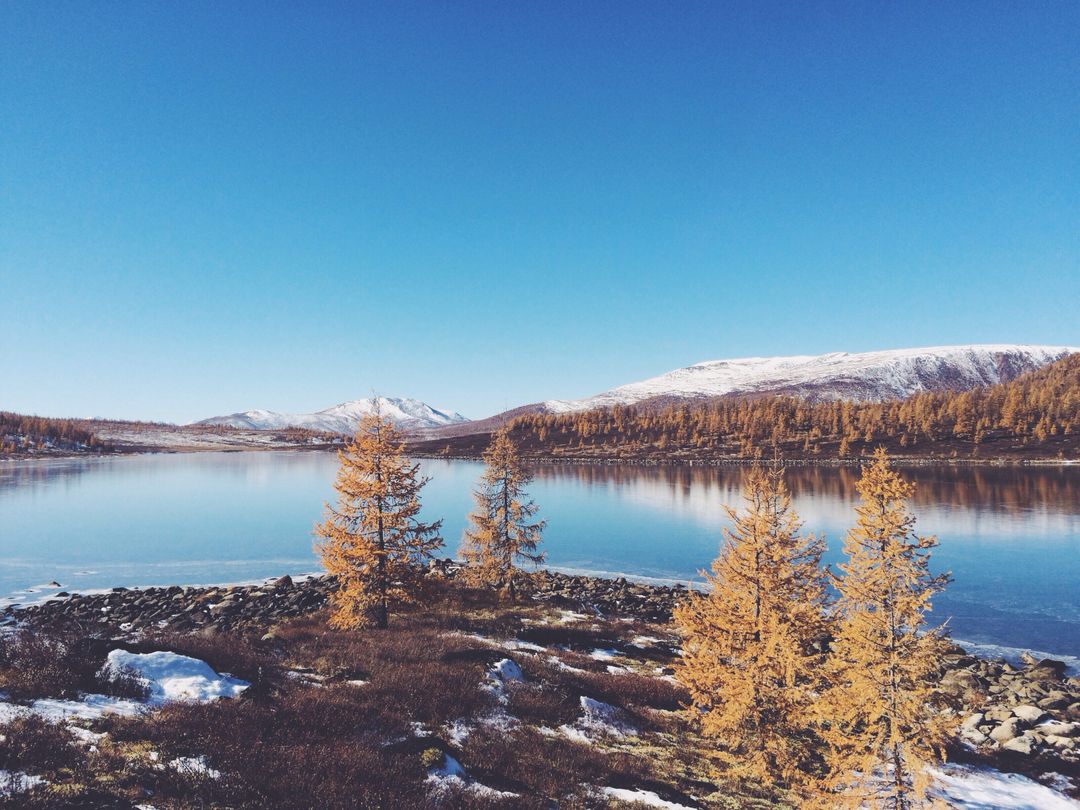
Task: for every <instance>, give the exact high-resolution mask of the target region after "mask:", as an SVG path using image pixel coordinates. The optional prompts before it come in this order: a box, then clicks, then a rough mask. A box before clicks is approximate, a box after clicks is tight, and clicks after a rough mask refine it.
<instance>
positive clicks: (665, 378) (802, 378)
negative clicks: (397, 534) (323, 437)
mask: <svg viewBox="0 0 1080 810" xmlns="http://www.w3.org/2000/svg"><path fill="white" fill-rule="evenodd" d="M1077 351H1080V349H1077V348H1074V347H1068V346H1025V345H1012V344H987V345H969V346H940V347H934V348H928V349H892V350H888V351H878V352H861V353H857V354H852V353H849V352H833V353H830V354H821V355H800V356H794V357H747V358H741V359H734V360H710V361H706V362H703V363H696V364H695V365H692V366H687V367H686V368H680V369H676V370H674V371H669V372H667V373H666V374H661V375H660V376H658V377H652V378H651V379H647V380H643V381H641V382H635V383H629V384H628V385H622V386H619V387H618V388H613V389H611V390H609V391H604V392H602V393H600V394H596V395H594V396H591V397H586V398H584V399H574V400H558V399H551V400H545V401H543V402H536V403H532V404H529V405H522V406H519V407H517V408H513V409H511V410H509V411H504V412H503V413H500V414H496V415H495V416H490V417H488V418H486V419H480V420H475V421H470V420H468V419H466V418H465V417H464V416H462V415H461V414H458V413H450V412H446V411H442V410H438V409H436V408H432V407H431V406H430V405H427V404H425V403H423V402H420V401H418V400H415V399H393V398H386V397H380V398H379V402H380V403H381V405H382V411H383V414H384V415H385V416H387V417H389V418H390V419H391V420H392V421H393V422H395V424H397V426H398V427H399V428H401V429H402V430H404V431H407V432H412V433H423V434H425V435H426V436H430V437H435V438H437V437H451V436H462V435H468V434H472V433H482V432H487V431H490V430H493V429H495V428H497V427H499V426H500V425H502V424H504V423H506V422H508V421H510V420H511V419H514V418H515V417H518V416H522V415H525V414H530V413H566V412H572V411H583V410H590V409H593V408H607V407H612V406H615V405H641V406H644V407H648V406H656V407H663V406H664V405H669V404H672V403H677V402H681V401H688V400H707V399H716V398H720V397H734V396H764V395H770V394H786V395H790V396H795V397H801V398H805V399H807V400H811V401H821V400H839V399H849V400H857V401H864V402H868V401H882V400H888V399H900V398H903V397H906V396H910V395H911V394H914V393H917V392H919V391H964V390H968V389H971V388H977V387H979V386H984V385H994V384H996V383H1001V382H1008V381H1009V380H1012V379H1014V378H1016V377H1018V376H1020V375H1021V374H1025V373H1027V372H1029V371H1034V370H1035V369H1038V368H1041V367H1042V366H1045V365H1046V364H1048V363H1052V362H1054V361H1055V360H1059V359H1061V358H1062V357H1064V356H1065V355H1067V354H1071V353H1073V352H1077ZM373 402H374V400H371V399H360V400H354V401H352V402H345V403H342V404H341V405H335V406H334V407H332V408H327V409H326V410H324V411H318V412H317V413H310V414H284V413H276V412H273V411H265V410H253V411H244V412H243V413H235V414H231V415H229V416H216V417H213V418H211V419H204V420H202V421H201V422H198V423H196V424H201V425H232V426H233V427H241V428H249V429H256V430H267V429H281V428H284V427H289V426H298V427H306V428H310V429H312V430H325V431H331V432H335V433H351V432H352V431H353V430H355V428H356V424H357V423H358V422H359V419H360V417H361V416H363V415H364V414H366V413H369V412H370V411H371V408H372V404H373Z"/></svg>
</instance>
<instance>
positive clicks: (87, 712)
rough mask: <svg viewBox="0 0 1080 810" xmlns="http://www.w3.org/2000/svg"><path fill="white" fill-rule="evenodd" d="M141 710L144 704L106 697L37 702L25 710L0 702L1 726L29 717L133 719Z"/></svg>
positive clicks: (15, 705) (17, 705) (12, 704)
mask: <svg viewBox="0 0 1080 810" xmlns="http://www.w3.org/2000/svg"><path fill="white" fill-rule="evenodd" d="M144 708H145V706H144V704H142V703H138V702H137V701H134V700H125V699H124V698H116V697H110V696H109V695H83V697H82V698H81V699H79V700H61V699H60V698H40V699H38V700H35V701H33V702H32V703H30V704H29V705H27V706H22V705H20V704H17V703H7V702H0V723H8V722H11V721H12V720H14V719H16V718H18V717H26V716H28V715H31V714H36V715H37V716H39V717H41V718H43V719H45V720H48V721H50V722H53V723H58V722H64V721H67V720H97V719H99V718H101V717H104V716H105V715H106V714H119V715H122V716H124V717H133V716H134V715H136V714H138V713H139V712H141V711H142V710H143V709H144Z"/></svg>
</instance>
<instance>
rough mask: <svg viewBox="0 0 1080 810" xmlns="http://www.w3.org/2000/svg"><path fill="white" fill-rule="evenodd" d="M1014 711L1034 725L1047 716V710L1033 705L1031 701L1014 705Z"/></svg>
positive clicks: (1016, 714) (1017, 715)
mask: <svg viewBox="0 0 1080 810" xmlns="http://www.w3.org/2000/svg"><path fill="white" fill-rule="evenodd" d="M1012 713H1013V714H1014V715H1015V716H1016V717H1019V718H1020V719H1021V720H1023V721H1024V722H1025V723H1027V724H1028V725H1032V726H1033V725H1035V724H1036V723H1038V722H1039V721H1040V720H1042V719H1044V718H1045V717H1046V712H1044V711H1043V710H1042V709H1040V708H1039V707H1038V706H1032V705H1031V704H1029V703H1021V704H1020V705H1019V706H1013V708H1012Z"/></svg>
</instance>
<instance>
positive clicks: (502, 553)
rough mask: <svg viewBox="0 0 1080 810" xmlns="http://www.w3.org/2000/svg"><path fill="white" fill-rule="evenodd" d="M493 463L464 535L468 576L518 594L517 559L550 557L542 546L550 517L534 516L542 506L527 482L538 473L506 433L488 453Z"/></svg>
mask: <svg viewBox="0 0 1080 810" xmlns="http://www.w3.org/2000/svg"><path fill="white" fill-rule="evenodd" d="M483 459H484V463H485V464H486V465H487V468H486V469H485V470H484V475H483V476H482V477H481V479H480V486H479V488H478V489H477V490H476V491H475V492H474V493H473V497H474V498H475V500H476V509H475V510H474V511H473V512H472V513H471V514H470V515H469V526H468V528H466V529H465V533H464V536H463V538H462V545H461V556H462V557H463V558H464V560H465V562H466V567H465V570H464V572H463V573H464V576H465V579H466V581H467V582H469V583H470V584H473V585H486V586H494V587H504V586H505V587H506V588H507V589H508V590H509V593H510V597H511V599H512V598H514V562H515V561H516V560H523V561H527V562H531V563H534V564H539V563H542V562H543V561H544V554H543V552H539V551H537V546H538V545H539V543H540V536H541V533H542V532H543V530H544V521H542V520H539V521H533V520H532V519H533V518H534V517H535V516H536V512H537V506H536V504H535V503H534V502H533V501H532V500H531V499H529V498H528V495H527V493H526V492H525V487H526V486H527V485H528V484H529V482H530V481H532V475H531V474H530V472H529V470H528V469H527V468H526V467H525V466H524V464H522V461H521V457H520V456H519V455H518V453H517V449H516V448H515V447H514V443H513V442H512V441H511V440H510V438H509V436H507V434H506V433H505V432H502V431H500V432H498V433H496V434H495V436H494V438H493V439H492V442H491V445H490V446H489V447H488V449H487V450H486V451H485V452H484V456H483Z"/></svg>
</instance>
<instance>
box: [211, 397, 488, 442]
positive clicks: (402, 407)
mask: <svg viewBox="0 0 1080 810" xmlns="http://www.w3.org/2000/svg"><path fill="white" fill-rule="evenodd" d="M376 402H378V405H379V408H380V410H381V412H382V415H383V416H384V417H385V418H387V419H389V420H390V421H391V422H393V423H394V424H395V425H396V426H397V427H398V428H399V429H401V430H402V431H405V432H415V431H419V430H424V429H427V428H436V427H443V426H445V425H453V424H457V423H459V422H467V421H468V420H467V419H466V418H465V417H464V416H462V415H461V414H460V413H451V412H448V411H441V410H438V409H436V408H432V407H431V406H430V405H428V404H427V403H424V402H421V401H420V400H417V399H401V398H397V397H375V398H371V399H354V400H352V401H350V402H342V403H341V404H340V405H335V406H334V407H332V408H327V409H326V410H322V411H316V412H315V413H278V412H276V411H265V410H259V409H257V410H252V411H243V412H241V413H233V414H229V415H228V416H213V417H211V418H209V419H203V420H201V421H199V422H195V423H194V424H196V425H228V426H231V427H237V428H247V429H249V430H280V429H281V428H287V427H302V428H308V429H310V430H325V431H328V432H331V433H348V434H351V433H353V432H355V431H356V426H357V425H358V424H359V423H360V419H361V418H362V417H364V416H366V415H367V414H369V413H371V412H372V410H374V408H375V404H376Z"/></svg>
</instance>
